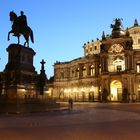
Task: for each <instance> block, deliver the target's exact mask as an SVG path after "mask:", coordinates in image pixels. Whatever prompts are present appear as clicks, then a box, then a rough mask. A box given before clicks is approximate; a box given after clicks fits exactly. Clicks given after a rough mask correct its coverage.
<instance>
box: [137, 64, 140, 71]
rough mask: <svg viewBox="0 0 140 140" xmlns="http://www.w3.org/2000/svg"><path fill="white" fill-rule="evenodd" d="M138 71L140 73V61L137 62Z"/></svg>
mask: <svg viewBox="0 0 140 140" xmlns="http://www.w3.org/2000/svg"><path fill="white" fill-rule="evenodd" d="M137 73H140V63H138V64H137Z"/></svg>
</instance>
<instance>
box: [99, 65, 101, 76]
mask: <svg viewBox="0 0 140 140" xmlns="http://www.w3.org/2000/svg"><path fill="white" fill-rule="evenodd" d="M99 74H101V65H99Z"/></svg>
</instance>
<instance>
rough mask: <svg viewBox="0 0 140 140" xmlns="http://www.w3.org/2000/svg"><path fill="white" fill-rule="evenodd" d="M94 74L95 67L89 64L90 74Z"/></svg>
mask: <svg viewBox="0 0 140 140" xmlns="http://www.w3.org/2000/svg"><path fill="white" fill-rule="evenodd" d="M94 75H95V68H94V65H91V66H90V76H94Z"/></svg>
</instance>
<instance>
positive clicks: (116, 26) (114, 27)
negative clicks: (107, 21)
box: [111, 18, 123, 30]
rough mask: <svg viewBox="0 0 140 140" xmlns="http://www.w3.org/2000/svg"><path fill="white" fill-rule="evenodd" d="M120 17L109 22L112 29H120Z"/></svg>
mask: <svg viewBox="0 0 140 140" xmlns="http://www.w3.org/2000/svg"><path fill="white" fill-rule="evenodd" d="M122 20H123V19H122V18H116V19H115V20H114V22H115V23H114V24H111V28H113V29H114V30H115V29H116V30H117V29H121V27H122Z"/></svg>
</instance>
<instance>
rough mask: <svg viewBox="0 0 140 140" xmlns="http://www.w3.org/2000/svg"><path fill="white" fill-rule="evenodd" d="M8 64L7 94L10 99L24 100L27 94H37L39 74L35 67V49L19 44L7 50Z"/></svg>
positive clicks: (5, 72) (6, 73) (10, 46)
mask: <svg viewBox="0 0 140 140" xmlns="http://www.w3.org/2000/svg"><path fill="white" fill-rule="evenodd" d="M7 52H8V63H7V65H6V67H5V69H4V79H5V85H4V89H5V92H4V93H5V94H7V95H8V97H9V98H24V97H25V94H26V95H27V94H29V95H30V96H34V95H35V94H36V87H35V86H36V77H37V72H36V71H35V68H34V66H33V57H34V55H35V54H36V53H35V52H34V50H33V49H31V48H27V47H24V46H22V45H19V44H11V45H9V47H8V48H7Z"/></svg>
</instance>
